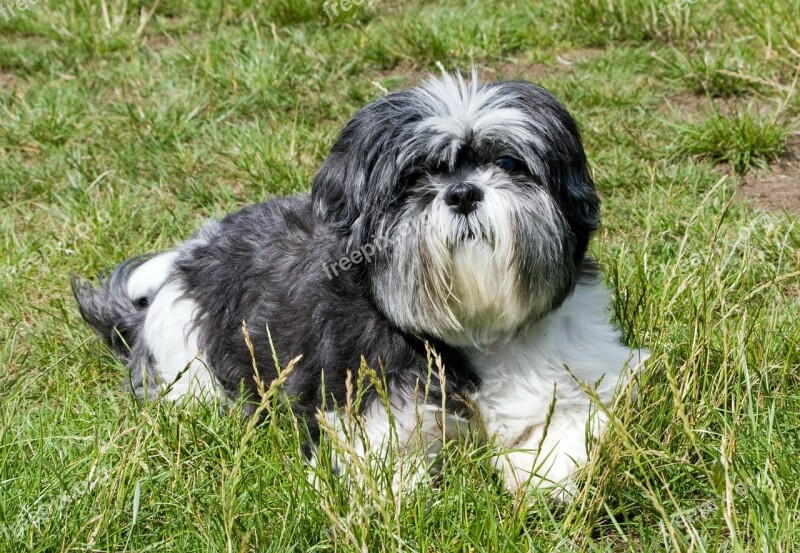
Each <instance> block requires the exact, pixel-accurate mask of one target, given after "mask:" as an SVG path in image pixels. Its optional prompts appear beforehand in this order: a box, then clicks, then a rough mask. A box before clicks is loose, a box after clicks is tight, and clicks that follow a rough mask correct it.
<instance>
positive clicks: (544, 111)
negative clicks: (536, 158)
mask: <svg viewBox="0 0 800 553" xmlns="http://www.w3.org/2000/svg"><path fill="white" fill-rule="evenodd" d="M501 86H503V87H504V88H505V89H506V91H507V92H508V93H509V94H510V95H515V96H517V98H518V99H519V105H520V106H522V107H523V108H524V109H526V110H528V111H529V112H530V114H531V121H535V122H537V126H538V125H546V127H547V128H548V130H549V134H548V140H547V144H548V146H549V148H551V149H550V150H549V151H543V152H540V155H541V156H542V157H544V158H545V159H546V160H547V163H546V166H545V172H546V173H547V174H546V175H545V178H546V180H547V182H549V183H550V185H551V187H552V193H553V194H554V195H555V196H556V197H557V198H558V199H559V201H560V203H561V205H562V207H563V211H564V216H565V218H566V219H567V222H568V224H569V226H570V230H571V231H572V234H573V237H574V239H575V242H574V247H575V249H574V251H573V252H572V253H573V258H574V260H575V262H576V263H580V261H581V260H582V259H583V256H584V255H585V253H586V249H587V247H588V245H589V240H590V239H591V237H592V233H593V232H594V231H595V230H597V228H598V227H599V226H600V198H599V197H598V196H597V191H596V190H595V186H594V181H593V180H592V174H591V171H590V170H589V165H588V162H587V160H586V152H585V151H584V149H583V142H582V140H581V134H580V130H579V129H578V124H577V123H576V122H575V119H573V117H572V115H570V113H569V111H567V108H566V107H564V105H563V104H561V102H559V101H558V99H557V98H556V97H555V96H553V94H552V93H550V92H549V91H548V90H546V89H544V88H542V87H540V86H537V85H534V84H532V83H528V82H522V81H512V82H508V83H503V84H502V85H501ZM539 128H541V127H539ZM539 128H537V129H535V130H534V131H533V132H532V133H531V134H532V135H536V134H538V133H539ZM530 147H531V149H532V150H534V151H536V150H537V146H536V145H535V144H531V145H530Z"/></svg>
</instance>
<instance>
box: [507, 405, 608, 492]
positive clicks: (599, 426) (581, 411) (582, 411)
mask: <svg viewBox="0 0 800 553" xmlns="http://www.w3.org/2000/svg"><path fill="white" fill-rule="evenodd" d="M606 422H607V418H606V416H605V414H604V413H601V412H597V413H593V414H592V415H590V407H589V404H588V403H587V404H586V405H583V406H581V405H574V406H569V407H556V408H555V409H554V410H553V412H552V414H551V415H550V417H549V419H548V420H547V421H544V422H540V423H538V424H537V423H532V424H530V425H527V426H525V425H523V424H518V425H517V426H516V428H511V427H506V428H505V429H504V431H503V433H502V434H501V433H497V434H495V437H496V440H497V445H498V446H499V447H500V449H501V452H500V454H499V455H498V456H497V457H496V458H495V460H494V465H495V467H496V468H497V469H498V470H499V471H500V472H501V474H502V475H503V478H504V483H505V487H506V489H508V490H509V491H511V492H516V491H517V490H525V489H527V488H529V487H536V488H539V489H542V490H546V491H548V492H549V493H550V495H551V496H552V497H555V498H558V499H562V500H566V499H569V498H570V497H571V496H572V495H573V494H574V483H573V481H572V476H573V474H574V473H575V471H576V470H577V469H578V468H579V467H581V466H583V465H584V464H585V463H586V461H587V459H588V451H587V437H589V436H592V437H594V438H596V437H598V436H599V435H600V434H601V433H602V431H603V429H604V428H605V426H606Z"/></svg>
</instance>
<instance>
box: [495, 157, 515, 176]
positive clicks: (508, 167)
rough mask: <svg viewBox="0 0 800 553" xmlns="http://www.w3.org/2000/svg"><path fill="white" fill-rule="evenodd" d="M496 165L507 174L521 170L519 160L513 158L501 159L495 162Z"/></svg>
mask: <svg viewBox="0 0 800 553" xmlns="http://www.w3.org/2000/svg"><path fill="white" fill-rule="evenodd" d="M494 164H495V165H497V166H498V167H499V168H500V169H502V170H503V171H506V172H507V173H511V172H513V171H517V170H518V169H519V168H520V162H519V160H518V159H514V158H513V157H511V156H503V157H499V158H497V159H496V160H495V161H494Z"/></svg>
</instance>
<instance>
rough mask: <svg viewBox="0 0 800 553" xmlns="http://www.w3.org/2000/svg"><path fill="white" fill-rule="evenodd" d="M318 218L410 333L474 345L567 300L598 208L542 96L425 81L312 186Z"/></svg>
mask: <svg viewBox="0 0 800 553" xmlns="http://www.w3.org/2000/svg"><path fill="white" fill-rule="evenodd" d="M312 198H313V204H314V210H315V216H317V217H320V218H322V219H323V220H324V221H326V223H327V224H328V225H331V226H332V227H333V228H334V229H336V231H337V232H339V233H340V234H341V236H342V240H343V242H344V245H345V249H346V250H351V251H353V250H357V249H359V248H364V247H365V245H370V244H371V245H373V247H371V248H370V251H373V252H374V254H373V255H374V259H372V256H370V258H371V262H370V263H369V264H368V265H367V266H366V267H365V269H366V271H367V274H368V275H369V279H370V282H371V286H372V293H373V294H374V297H375V299H376V301H377V303H378V305H379V306H380V308H381V309H382V311H383V312H384V314H385V315H386V316H387V317H388V318H389V319H391V320H392V321H393V322H394V323H395V324H397V325H398V326H399V327H400V328H402V329H403V330H405V331H407V332H412V333H419V334H423V335H428V336H431V337H435V338H440V339H443V340H444V341H445V342H447V343H450V344H452V345H457V346H463V345H482V344H487V343H490V342H492V341H494V340H497V339H499V338H502V337H504V336H510V335H511V334H512V333H514V332H515V331H516V330H518V329H519V328H521V327H523V326H524V325H526V324H530V323H531V322H533V321H535V320H537V319H539V318H540V317H542V316H543V315H544V314H546V313H548V312H549V311H551V310H552V309H554V308H556V307H557V306H558V305H560V304H561V302H562V301H563V300H564V298H565V297H566V296H567V295H568V294H569V293H570V292H571V291H572V289H573V288H574V286H575V282H576V280H577V278H578V276H579V274H580V270H581V269H580V267H581V262H582V260H583V257H584V254H585V252H586V248H587V245H588V243H589V239H590V237H591V234H592V232H593V231H594V230H595V229H596V228H597V226H598V224H599V199H598V197H597V194H596V192H595V188H594V183H593V182H592V178H591V176H590V173H589V169H588V167H587V162H586V155H585V153H584V150H583V146H582V144H581V139H580V135H579V132H578V128H577V125H576V123H575V121H574V120H573V119H572V117H571V116H570V114H569V113H568V112H567V110H566V109H565V108H564V107H563V106H562V105H561V104H560V103H559V102H558V100H556V98H555V97H554V96H553V95H552V94H550V93H549V92H548V91H546V90H545V89H543V88H541V87H538V86H535V85H533V84H530V83H526V82H500V83H493V84H485V85H481V84H479V83H478V82H477V80H476V79H475V77H474V76H473V78H472V79H471V80H469V81H466V80H465V79H463V78H462V77H461V76H460V75H455V76H451V75H443V76H442V77H441V78H431V79H430V80H428V81H427V82H426V83H425V84H424V85H423V86H421V87H419V88H413V89H411V90H407V91H404V92H398V93H394V94H390V95H388V96H386V97H384V98H382V99H380V100H378V101H376V102H374V103H372V104H370V105H368V106H367V107H365V108H364V109H363V110H361V111H360V112H359V113H357V114H356V115H355V117H353V119H352V120H351V121H350V122H349V123H348V124H347V126H346V127H345V128H344V130H343V131H342V133H341V135H340V136H339V139H338V140H337V142H336V144H335V145H334V147H333V149H332V151H331V153H330V156H329V157H328V158H327V159H326V160H325V162H324V163H323V165H322V168H321V169H320V171H319V173H318V175H317V176H316V178H315V180H314V184H313V189H312Z"/></svg>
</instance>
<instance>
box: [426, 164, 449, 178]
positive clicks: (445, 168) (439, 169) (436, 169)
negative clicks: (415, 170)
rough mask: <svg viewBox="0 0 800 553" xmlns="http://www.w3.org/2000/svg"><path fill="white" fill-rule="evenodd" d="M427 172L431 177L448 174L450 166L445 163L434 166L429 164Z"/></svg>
mask: <svg viewBox="0 0 800 553" xmlns="http://www.w3.org/2000/svg"><path fill="white" fill-rule="evenodd" d="M428 172H429V173H430V174H431V175H441V174H445V173H449V172H450V165H448V164H447V162H446V161H440V162H439V163H436V164H431V165H430V166H429V167H428Z"/></svg>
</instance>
